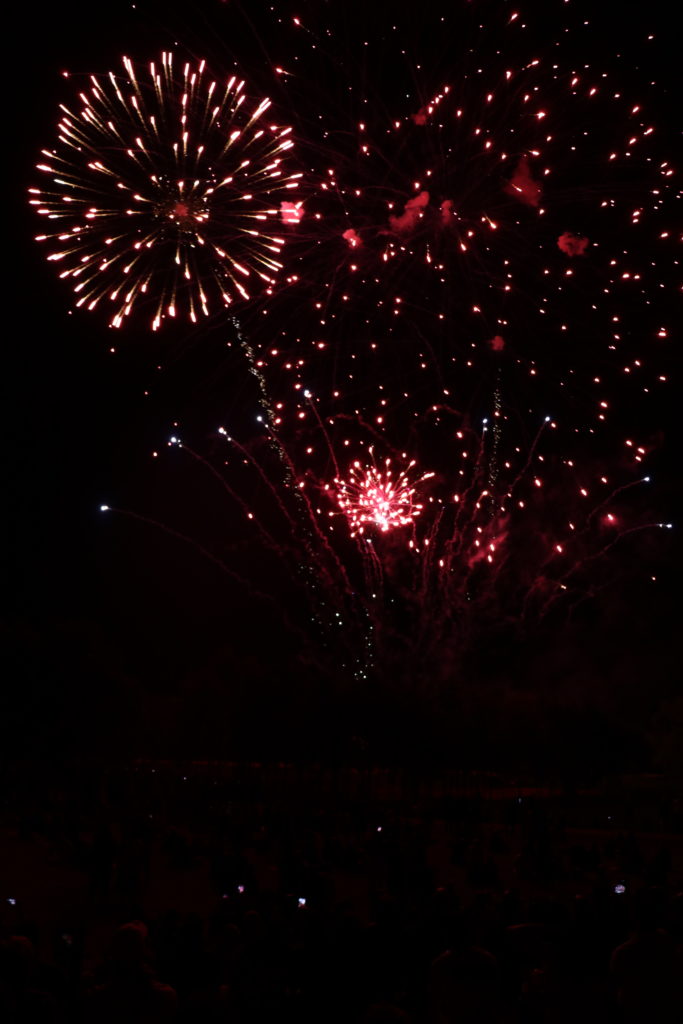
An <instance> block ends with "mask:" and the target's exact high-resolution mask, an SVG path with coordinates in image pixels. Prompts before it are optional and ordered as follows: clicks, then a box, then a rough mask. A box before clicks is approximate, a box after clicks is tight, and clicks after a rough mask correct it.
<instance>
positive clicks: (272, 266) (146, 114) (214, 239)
mask: <svg viewBox="0 0 683 1024" xmlns="http://www.w3.org/2000/svg"><path fill="white" fill-rule="evenodd" d="M178 63H179V62H178V61H174V57H173V54H172V53H163V54H162V55H161V60H160V62H159V63H158V64H155V63H151V64H150V65H149V67H148V68H145V69H141V68H138V67H136V66H135V65H134V64H133V62H132V61H131V60H129V59H128V58H127V57H124V58H123V68H124V71H123V74H114V73H113V72H110V73H109V74H108V75H105V76H95V75H92V76H91V77H90V80H89V87H88V89H87V91H84V92H81V93H80V94H79V100H80V104H81V105H80V108H79V109H76V110H72V109H69V108H67V107H65V106H61V108H60V109H61V120H60V122H59V125H58V129H57V142H56V144H55V146H54V147H53V148H52V149H46V150H43V151H42V156H43V160H42V162H41V163H40V164H38V170H40V171H41V172H43V173H44V174H46V175H47V176H49V178H50V184H49V186H46V187H45V188H40V189H38V188H32V189H30V196H31V197H30V202H31V204H32V205H33V206H34V207H35V208H36V210H37V212H38V213H39V214H40V215H42V216H43V217H45V218H46V219H47V220H48V221H49V222H51V230H50V232H49V233H46V234H43V235H40V236H38V239H39V241H41V242H44V243H46V245H47V246H48V247H49V250H50V253H49V255H48V259H49V260H51V261H54V262H56V263H57V264H58V266H59V267H60V268H62V269H61V272H60V277H62V278H65V279H67V280H68V281H69V282H70V283H71V284H72V287H73V291H74V293H75V295H76V297H77V298H76V306H79V307H85V308H86V309H89V310H91V309H95V308H96V306H97V305H98V304H99V303H100V302H104V301H106V302H108V303H111V304H112V305H111V308H112V310H113V311H112V314H111V320H110V323H111V326H113V327H120V326H121V325H122V324H123V322H124V320H125V319H126V318H127V317H128V316H129V315H130V314H131V313H132V312H133V311H134V310H137V309H139V308H141V307H145V308H149V309H151V315H150V322H151V326H152V328H153V329H155V330H156V329H157V328H158V327H159V326H160V325H161V323H162V321H163V320H164V319H165V318H167V317H175V316H177V315H185V316H187V317H189V319H190V320H191V321H193V322H194V321H196V320H197V318H198V317H199V316H202V315H203V316H208V315H209V314H210V313H211V311H212V310H213V309H214V308H215V307H216V305H220V306H226V305H230V304H232V303H233V302H234V301H235V300H247V299H249V298H250V297H251V296H252V295H253V294H254V293H255V292H258V291H260V290H263V289H268V288H270V287H272V285H273V282H274V279H275V276H276V274H277V273H278V271H279V270H280V268H281V263H280V260H279V255H280V250H281V248H282V246H283V244H284V238H283V237H282V235H281V224H280V221H282V222H283V223H288V222H289V220H290V216H291V215H290V213H289V212H288V211H290V210H291V208H293V207H294V208H295V207H296V204H295V203H294V201H293V197H294V194H295V192H294V190H295V189H296V187H297V185H298V183H299V178H300V175H299V174H297V173H294V172H293V171H292V170H291V168H288V166H287V155H288V152H289V150H290V149H291V148H292V146H293V142H292V139H291V129H290V128H288V127H280V126H278V125H275V124H273V123H272V121H270V119H269V117H268V111H269V108H270V105H271V104H270V100H268V99H262V100H260V101H254V100H252V99H250V98H249V97H248V95H247V93H246V90H245V83H244V81H242V80H240V79H239V78H237V77H236V76H233V77H231V78H230V79H229V80H228V81H219V80H218V79H216V78H213V77H212V76H211V75H210V74H209V72H208V70H207V68H206V64H205V62H204V61H202V62H201V63H199V64H197V65H196V66H195V65H192V64H190V63H184V64H183V65H182V67H178V66H177V65H178ZM285 199H286V201H285ZM145 300H146V301H145Z"/></svg>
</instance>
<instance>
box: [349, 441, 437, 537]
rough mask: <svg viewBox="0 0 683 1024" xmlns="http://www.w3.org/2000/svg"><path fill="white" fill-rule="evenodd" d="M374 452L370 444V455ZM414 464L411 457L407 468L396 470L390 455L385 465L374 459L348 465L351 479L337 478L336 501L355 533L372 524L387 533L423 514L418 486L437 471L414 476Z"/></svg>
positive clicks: (406, 524) (352, 531) (352, 534)
mask: <svg viewBox="0 0 683 1024" xmlns="http://www.w3.org/2000/svg"><path fill="white" fill-rule="evenodd" d="M373 455H374V452H373V449H372V448H371V449H370V456H371V457H372V456H373ZM404 458H405V456H404ZM414 466H415V460H414V459H412V460H411V461H410V462H408V464H407V466H406V467H405V469H402V470H400V471H399V472H398V473H397V474H394V471H393V469H392V465H391V459H390V458H388V459H386V460H385V462H384V465H383V467H382V468H380V467H379V466H377V465H376V464H375V463H374V461H373V463H372V464H371V465H370V466H364V465H363V464H362V463H361V462H360V461H358V460H356V461H355V462H354V463H352V465H351V468H350V469H349V475H348V479H346V480H342V479H336V480H335V481H334V487H335V491H336V498H337V503H338V505H339V507H340V509H341V510H342V512H343V513H344V515H345V516H346V518H347V519H348V521H349V525H350V527H351V536H352V537H354V536H355V535H356V534H357V533H359V534H362V533H364V532H365V530H367V529H368V527H372V526H374V527H376V528H377V529H378V530H380V531H381V532H382V533H388V532H389V531H390V530H395V529H396V528H397V527H401V526H408V525H409V524H410V523H412V522H413V521H414V519H415V517H416V516H419V515H420V513H421V512H422V509H423V505H422V504H421V503H419V502H418V501H416V500H415V496H416V489H417V486H418V485H419V484H420V483H422V482H423V481H424V480H428V479H429V478H430V477H432V476H433V475H434V474H433V473H423V474H422V476H420V477H419V478H417V479H415V480H413V479H412V475H411V474H412V470H413V468H414Z"/></svg>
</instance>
